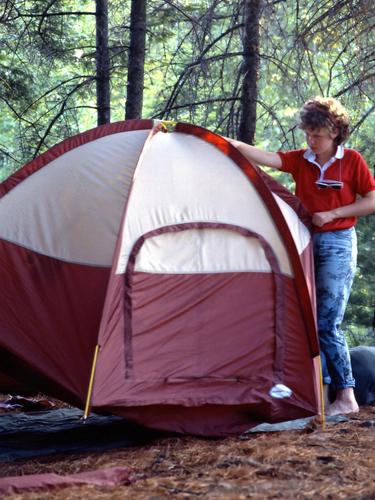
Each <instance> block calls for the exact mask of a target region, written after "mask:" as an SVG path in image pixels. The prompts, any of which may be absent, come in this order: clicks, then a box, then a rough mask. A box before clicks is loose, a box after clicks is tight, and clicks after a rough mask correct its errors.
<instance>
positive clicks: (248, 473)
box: [0, 406, 375, 500]
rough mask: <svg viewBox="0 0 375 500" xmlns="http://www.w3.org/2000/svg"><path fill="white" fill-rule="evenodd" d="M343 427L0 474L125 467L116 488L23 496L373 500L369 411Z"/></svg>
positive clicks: (162, 443) (173, 440)
mask: <svg viewBox="0 0 375 500" xmlns="http://www.w3.org/2000/svg"><path fill="white" fill-rule="evenodd" d="M349 417H350V418H349V420H348V421H347V422H342V423H336V424H328V423H327V425H326V428H325V430H324V431H323V430H322V427H321V425H319V424H318V425H316V426H311V427H309V428H308V429H304V430H295V431H283V432H268V433H259V434H248V435H243V436H238V437H231V438H226V439H216V440H213V439H200V438H196V437H192V436H177V437H165V438H158V439H155V440H153V441H152V442H151V443H149V444H147V445H144V446H142V447H139V448H127V449H121V450H116V451H111V452H102V453H95V454H93V453H91V454H82V455H69V456H58V457H56V456H55V457H43V458H38V459H33V460H22V461H21V460H19V461H13V462H4V463H0V477H4V476H17V475H24V474H41V473H47V472H55V473H58V474H61V475H66V474H74V473H77V472H82V471H92V470H97V469H103V468H109V467H125V468H129V469H130V470H131V471H132V472H131V477H132V480H133V481H132V482H131V483H130V484H128V485H120V486H116V487H97V486H92V485H85V486H80V487H78V486H75V487H65V488H55V489H53V490H49V491H46V490H43V491H39V492H28V493H22V494H15V493H13V494H12V495H10V496H8V497H6V498H12V499H16V500H23V499H26V498H27V499H30V500H32V499H35V500H36V499H42V500H49V499H54V500H57V499H61V500H63V499H64V500H67V499H83V498H90V500H91V499H93V500H96V499H123V498H131V499H153V500H158V499H163V498H176V499H190V498H205V499H206V498H208V499H231V500H237V499H242V498H251V499H279V498H282V499H290V498H293V499H296V500H297V499H310V498H314V499H332V500H335V499H340V498H346V499H353V500H370V499H375V480H374V478H375V453H374V449H375V406H371V407H363V408H361V411H360V412H359V413H358V414H352V415H350V416H349Z"/></svg>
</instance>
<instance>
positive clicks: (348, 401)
mask: <svg viewBox="0 0 375 500" xmlns="http://www.w3.org/2000/svg"><path fill="white" fill-rule="evenodd" d="M358 411H359V406H358V403H357V401H356V399H355V396H354V390H353V388H352V387H347V388H346V389H340V390H339V391H337V394H336V399H335V401H334V402H333V403H332V404H331V405H330V406H329V407H328V408H327V411H326V415H328V416H332V415H340V414H346V413H357V412H358Z"/></svg>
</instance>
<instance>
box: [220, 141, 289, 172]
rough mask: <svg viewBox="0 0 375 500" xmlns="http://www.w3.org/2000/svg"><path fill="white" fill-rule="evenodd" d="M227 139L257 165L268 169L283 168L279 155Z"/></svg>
mask: <svg viewBox="0 0 375 500" xmlns="http://www.w3.org/2000/svg"><path fill="white" fill-rule="evenodd" d="M226 139H227V140H228V141H229V142H230V143H231V144H232V145H233V146H234V147H235V148H237V149H238V151H239V152H240V153H242V154H243V155H244V156H246V158H247V159H248V160H250V161H251V162H253V163H256V164H257V165H265V166H266V167H271V168H275V169H279V168H281V166H282V163H281V158H280V156H279V155H278V154H277V153H271V152H269V151H263V150H262V149H259V148H256V147H255V146H250V145H249V144H246V143H245V142H241V141H236V140H235V139H229V138H226Z"/></svg>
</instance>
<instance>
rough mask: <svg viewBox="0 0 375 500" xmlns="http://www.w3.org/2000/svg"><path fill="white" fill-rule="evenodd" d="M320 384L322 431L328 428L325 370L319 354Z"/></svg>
mask: <svg viewBox="0 0 375 500" xmlns="http://www.w3.org/2000/svg"><path fill="white" fill-rule="evenodd" d="M319 382H320V383H319V386H320V407H321V413H322V415H321V417H322V431H325V430H326V417H325V408H324V390H323V371H322V361H321V359H320V356H319Z"/></svg>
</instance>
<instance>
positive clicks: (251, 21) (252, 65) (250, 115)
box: [238, 0, 261, 144]
mask: <svg viewBox="0 0 375 500" xmlns="http://www.w3.org/2000/svg"><path fill="white" fill-rule="evenodd" d="M260 6H261V0H244V2H243V7H244V23H245V29H244V35H243V36H244V39H243V49H244V61H243V73H244V76H243V83H242V95H241V120H240V126H239V132H238V138H239V139H240V140H241V141H244V142H247V143H249V144H254V140H255V127H256V105H257V97H258V72H259V59H260V58H259V19H260Z"/></svg>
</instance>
